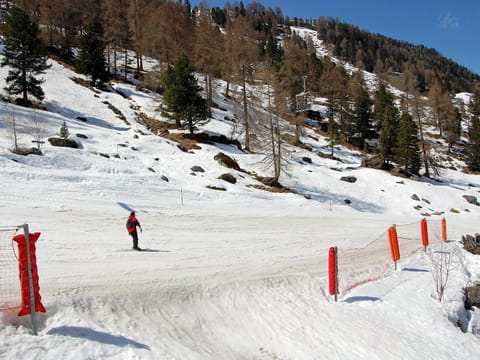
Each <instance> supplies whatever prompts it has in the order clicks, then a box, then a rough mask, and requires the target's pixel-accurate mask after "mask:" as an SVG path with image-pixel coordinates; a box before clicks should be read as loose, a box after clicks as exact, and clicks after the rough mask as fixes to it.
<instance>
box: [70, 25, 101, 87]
mask: <svg viewBox="0 0 480 360" xmlns="http://www.w3.org/2000/svg"><path fill="white" fill-rule="evenodd" d="M102 36H103V26H102V24H101V22H100V21H99V19H95V20H93V21H92V22H91V23H89V24H88V25H87V28H86V32H85V33H84V34H83V35H82V37H81V38H80V51H79V53H78V57H77V69H78V71H80V72H81V73H83V74H85V75H89V76H90V77H91V83H92V85H96V84H97V82H105V81H107V80H108V71H107V69H106V67H107V64H106V61H105V43H104V42H103V40H102Z"/></svg>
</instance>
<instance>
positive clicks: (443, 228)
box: [442, 218, 447, 241]
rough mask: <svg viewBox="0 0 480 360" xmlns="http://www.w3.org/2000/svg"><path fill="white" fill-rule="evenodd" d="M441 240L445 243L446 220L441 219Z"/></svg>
mask: <svg viewBox="0 0 480 360" xmlns="http://www.w3.org/2000/svg"><path fill="white" fill-rule="evenodd" d="M442 240H443V241H447V220H445V218H443V219H442Z"/></svg>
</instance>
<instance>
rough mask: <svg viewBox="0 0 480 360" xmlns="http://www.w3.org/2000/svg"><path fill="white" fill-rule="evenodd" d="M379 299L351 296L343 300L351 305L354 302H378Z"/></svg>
mask: <svg viewBox="0 0 480 360" xmlns="http://www.w3.org/2000/svg"><path fill="white" fill-rule="evenodd" d="M380 300H381V299H380V298H379V297H376V296H352V297H349V298H347V299H345V300H344V302H346V303H349V304H353V303H355V302H361V301H372V302H373V301H380Z"/></svg>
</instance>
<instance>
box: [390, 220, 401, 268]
mask: <svg viewBox="0 0 480 360" xmlns="http://www.w3.org/2000/svg"><path fill="white" fill-rule="evenodd" d="M388 238H389V240H390V254H391V256H392V260H393V261H394V262H395V270H397V261H398V260H400V249H399V247H398V236H397V228H396V227H395V225H392V226H390V228H389V229H388Z"/></svg>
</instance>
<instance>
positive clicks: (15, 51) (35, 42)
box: [1, 6, 50, 104]
mask: <svg viewBox="0 0 480 360" xmlns="http://www.w3.org/2000/svg"><path fill="white" fill-rule="evenodd" d="M4 44H5V47H4V49H3V56H4V57H3V60H2V63H1V66H9V67H10V70H9V71H8V75H7V77H6V79H5V81H6V82H7V84H8V86H7V87H6V88H5V89H6V90H7V91H8V93H9V94H10V95H18V94H21V95H22V100H23V103H24V104H27V103H28V94H31V95H32V96H33V97H35V98H36V99H38V100H42V99H43V98H44V96H45V95H44V92H43V89H42V88H41V86H40V84H42V82H43V81H44V80H43V79H38V78H36V77H35V76H37V75H40V74H43V73H44V72H45V71H46V70H47V69H48V68H49V67H50V65H47V55H46V51H45V48H44V47H43V44H42V40H41V39H40V30H39V28H38V26H37V24H36V23H35V22H33V21H32V20H31V19H30V17H29V16H28V14H27V13H25V12H24V11H23V10H22V9H20V8H18V7H16V6H12V7H11V8H10V10H9V12H8V14H7V18H6V29H5V32H4Z"/></svg>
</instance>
